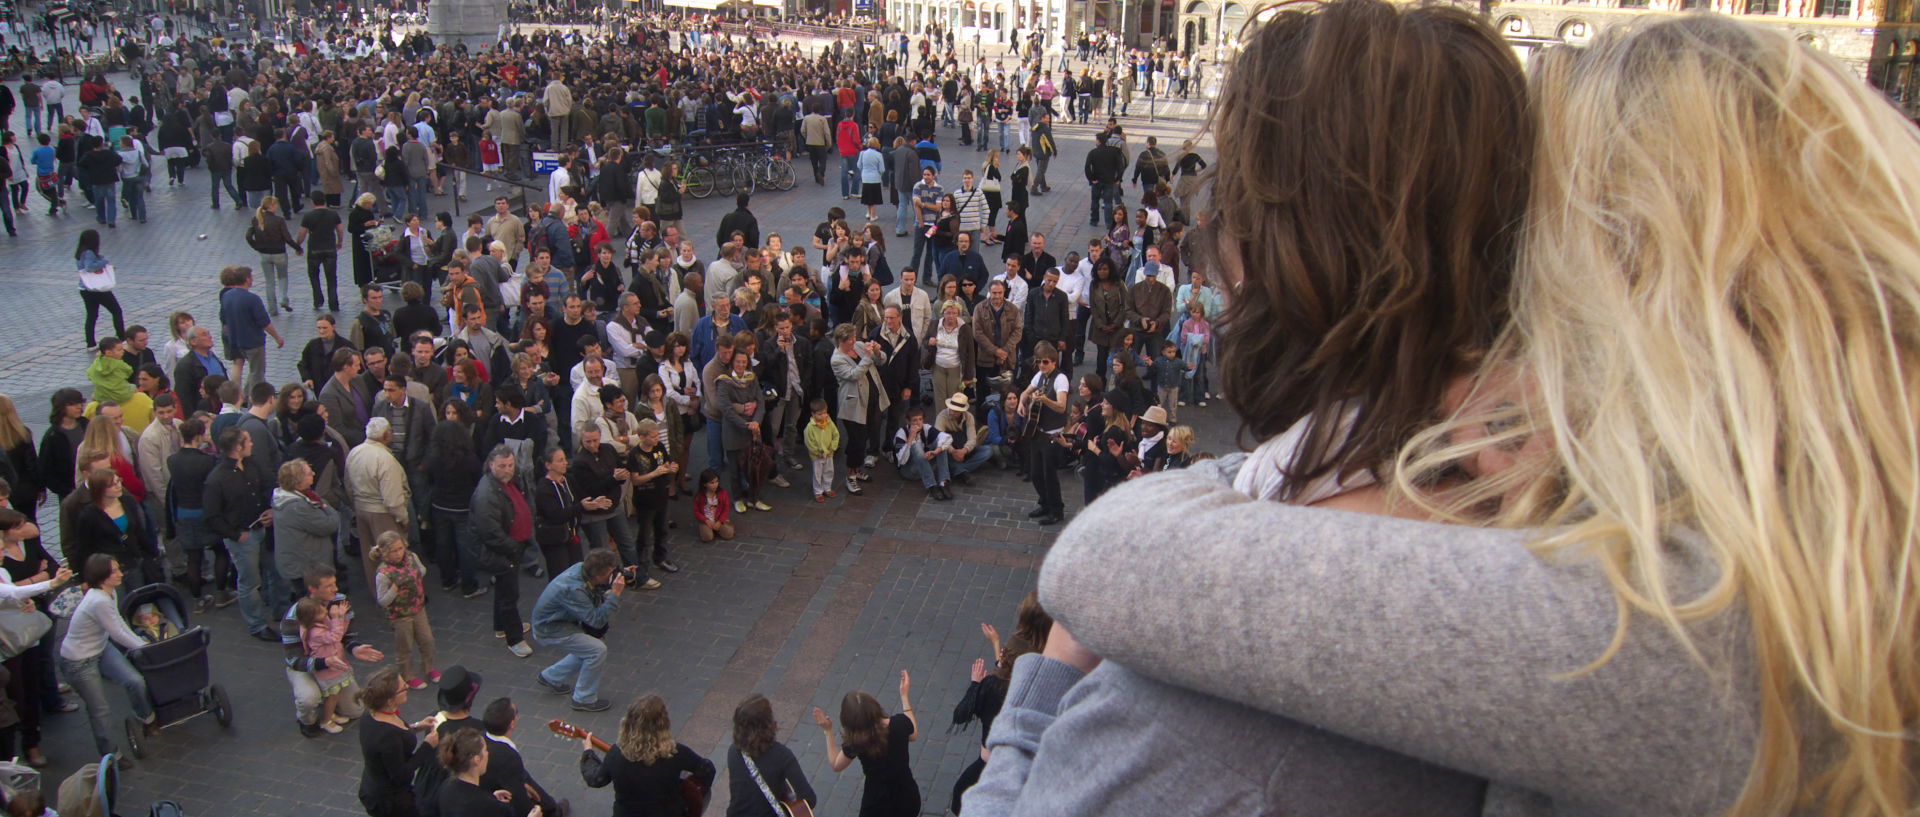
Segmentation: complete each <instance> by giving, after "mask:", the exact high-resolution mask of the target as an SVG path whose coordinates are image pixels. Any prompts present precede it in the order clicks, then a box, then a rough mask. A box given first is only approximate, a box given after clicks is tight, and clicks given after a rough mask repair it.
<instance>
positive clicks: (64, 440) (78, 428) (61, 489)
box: [9, 389, 87, 499]
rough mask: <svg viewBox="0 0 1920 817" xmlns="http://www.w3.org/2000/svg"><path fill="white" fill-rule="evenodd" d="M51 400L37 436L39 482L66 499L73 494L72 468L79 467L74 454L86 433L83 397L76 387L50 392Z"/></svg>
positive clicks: (85, 405) (85, 404)
mask: <svg viewBox="0 0 1920 817" xmlns="http://www.w3.org/2000/svg"><path fill="white" fill-rule="evenodd" d="M52 402H53V411H52V413H50V414H49V415H48V416H47V433H46V434H43V435H41V437H40V483H41V484H42V485H44V486H46V488H47V490H50V491H52V492H53V493H54V494H55V495H57V496H59V497H60V498H61V499H66V498H67V494H70V493H73V489H74V487H75V479H74V469H75V468H77V467H78V466H79V463H77V462H75V461H74V456H75V454H76V452H78V451H79V450H80V441H81V440H82V439H84V438H85V437H86V435H87V418H86V417H85V416H83V415H82V412H84V411H86V408H87V399H86V398H85V397H82V396H80V390H79V389H61V390H59V391H56V392H54V393H53V401H52ZM9 453H11V452H9ZM16 494H17V491H16Z"/></svg>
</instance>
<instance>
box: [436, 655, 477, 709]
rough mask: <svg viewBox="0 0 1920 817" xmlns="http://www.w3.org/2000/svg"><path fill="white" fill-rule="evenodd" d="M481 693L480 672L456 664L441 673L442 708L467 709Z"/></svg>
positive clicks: (471, 706)
mask: <svg viewBox="0 0 1920 817" xmlns="http://www.w3.org/2000/svg"><path fill="white" fill-rule="evenodd" d="M479 695H480V673H477V672H474V671H473V670H470V669H467V668H466V667H464V666H461V665H459V664H455V665H453V666H451V667H448V668H447V669H446V671H445V672H442V673H440V696H439V697H440V708H441V709H453V710H460V711H466V710H470V709H472V708H473V699H474V698H477V697H479Z"/></svg>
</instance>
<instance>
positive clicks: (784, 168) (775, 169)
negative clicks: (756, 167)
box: [767, 156, 793, 190]
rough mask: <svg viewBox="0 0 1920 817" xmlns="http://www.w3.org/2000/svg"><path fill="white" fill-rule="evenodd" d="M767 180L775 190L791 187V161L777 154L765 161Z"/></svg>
mask: <svg viewBox="0 0 1920 817" xmlns="http://www.w3.org/2000/svg"><path fill="white" fill-rule="evenodd" d="M767 180H768V181H769V182H770V183H771V184H772V187H773V188H774V189H775V190H792V189H793V163H792V162H789V161H787V160H785V159H782V158H780V157H778V156H776V157H774V158H773V160H772V161H769V162H767Z"/></svg>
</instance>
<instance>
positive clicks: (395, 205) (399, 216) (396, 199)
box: [384, 185, 407, 224]
mask: <svg viewBox="0 0 1920 817" xmlns="http://www.w3.org/2000/svg"><path fill="white" fill-rule="evenodd" d="M384 189H385V190H386V191H387V210H389V211H390V212H391V213H392V214H393V218H394V220H395V221H398V222H400V223H401V224H405V223H407V188H406V185H398V186H392V185H390V186H388V187H386V188H384Z"/></svg>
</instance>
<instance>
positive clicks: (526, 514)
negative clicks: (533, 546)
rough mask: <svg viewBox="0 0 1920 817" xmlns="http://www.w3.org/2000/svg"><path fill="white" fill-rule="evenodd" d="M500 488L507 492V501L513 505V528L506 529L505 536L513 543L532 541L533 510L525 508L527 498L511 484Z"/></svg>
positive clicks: (505, 484)
mask: <svg viewBox="0 0 1920 817" xmlns="http://www.w3.org/2000/svg"><path fill="white" fill-rule="evenodd" d="M500 487H502V488H505V489H506V491H507V501H509V502H512V503H513V527H510V528H508V529H507V535H508V536H511V537H513V541H515V542H527V541H531V540H532V539H533V509H532V508H529V507H527V497H526V495H525V494H522V493H520V486H518V485H515V484H513V483H511V482H508V483H504V484H502V485H501V486H500Z"/></svg>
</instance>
